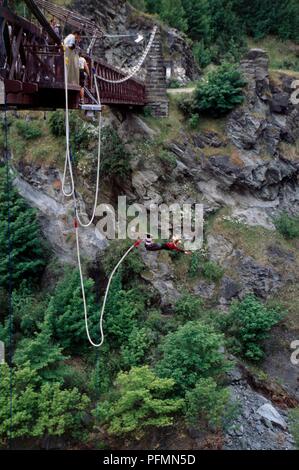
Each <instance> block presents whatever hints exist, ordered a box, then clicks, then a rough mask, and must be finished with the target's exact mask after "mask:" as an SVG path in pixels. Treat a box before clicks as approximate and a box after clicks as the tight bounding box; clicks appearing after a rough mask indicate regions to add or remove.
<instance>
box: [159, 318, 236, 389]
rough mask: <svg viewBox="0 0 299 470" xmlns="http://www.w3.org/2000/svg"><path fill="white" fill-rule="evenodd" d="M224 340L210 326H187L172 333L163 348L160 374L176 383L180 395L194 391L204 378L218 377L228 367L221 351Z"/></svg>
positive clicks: (166, 338) (198, 324)
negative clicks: (199, 381) (193, 388)
mask: <svg viewBox="0 0 299 470" xmlns="http://www.w3.org/2000/svg"><path fill="white" fill-rule="evenodd" d="M222 343H223V337H222V335H221V334H219V333H217V332H216V331H215V330H214V329H213V328H212V327H211V326H209V325H205V324H203V323H200V322H198V321H191V322H187V323H185V324H184V325H182V326H180V327H179V328H178V329H177V331H175V332H174V333H169V334H168V335H167V336H166V337H165V340H164V342H163V343H162V346H161V353H162V358H161V360H160V361H159V362H158V364H157V367H156V368H157V371H158V373H159V374H160V375H161V376H162V377H170V378H172V379H174V381H175V383H176V390H177V391H178V393H184V392H186V390H188V389H190V388H192V387H194V386H195V385H196V383H197V382H198V380H199V379H200V378H202V377H209V376H211V377H218V376H220V375H221V374H222V373H223V372H224V371H226V370H227V369H228V367H229V365H228V363H227V362H226V360H225V358H224V356H223V354H222V353H221V352H220V350H219V348H220V346H221V344H222Z"/></svg>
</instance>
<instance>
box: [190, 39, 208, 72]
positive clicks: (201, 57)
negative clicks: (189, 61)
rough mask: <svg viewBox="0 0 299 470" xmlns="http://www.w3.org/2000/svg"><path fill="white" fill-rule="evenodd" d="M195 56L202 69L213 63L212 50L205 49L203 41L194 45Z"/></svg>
mask: <svg viewBox="0 0 299 470" xmlns="http://www.w3.org/2000/svg"><path fill="white" fill-rule="evenodd" d="M193 55H194V58H195V60H196V62H197V63H198V65H199V66H200V67H203V68H204V67H206V66H207V65H209V64H210V63H211V62H212V59H213V54H212V52H211V50H210V49H209V48H207V47H205V45H204V43H203V41H200V42H195V43H194V44H193Z"/></svg>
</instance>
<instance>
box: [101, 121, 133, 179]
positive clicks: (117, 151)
mask: <svg viewBox="0 0 299 470" xmlns="http://www.w3.org/2000/svg"><path fill="white" fill-rule="evenodd" d="M129 162H130V154H129V153H128V151H127V150H126V148H125V146H124V144H123V143H122V141H121V139H120V137H119V136H118V134H117V132H116V131H115V130H114V129H113V128H112V127H110V126H106V127H104V128H103V130H102V163H101V174H102V175H104V176H109V177H110V178H111V177H119V178H125V177H126V176H128V174H129V173H130V164H129Z"/></svg>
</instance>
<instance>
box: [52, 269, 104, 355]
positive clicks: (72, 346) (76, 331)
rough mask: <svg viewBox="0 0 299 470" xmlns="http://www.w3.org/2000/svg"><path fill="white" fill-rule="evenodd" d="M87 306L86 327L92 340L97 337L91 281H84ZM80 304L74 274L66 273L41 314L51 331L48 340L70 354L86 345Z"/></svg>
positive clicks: (76, 276) (79, 287)
mask: <svg viewBox="0 0 299 470" xmlns="http://www.w3.org/2000/svg"><path fill="white" fill-rule="evenodd" d="M84 286H85V295H86V301H87V305H88V318H89V327H90V331H91V334H92V336H93V337H95V336H97V335H98V334H99V332H98V328H97V327H96V326H95V325H96V320H97V317H98V312H97V307H96V304H95V299H94V294H93V291H92V288H93V281H92V280H91V279H86V280H85V281H84ZM83 311H84V310H83V301H82V293H81V286H80V278H79V273H78V271H77V270H72V271H71V270H69V271H67V272H66V274H65V276H64V277H63V278H62V279H61V280H60V281H59V282H58V283H57V286H56V288H55V291H54V292H53V295H52V296H51V298H50V301H49V303H48V307H47V309H46V312H45V318H46V320H47V321H48V322H49V325H50V327H51V329H52V336H53V338H55V340H57V341H59V344H61V346H62V347H63V348H64V349H66V350H67V351H71V352H73V353H74V354H75V353H78V352H79V351H80V349H82V347H83V346H84V345H86V341H85V338H86V333H85V324H84V321H83Z"/></svg>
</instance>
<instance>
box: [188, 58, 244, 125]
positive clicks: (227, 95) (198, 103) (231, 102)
mask: <svg viewBox="0 0 299 470" xmlns="http://www.w3.org/2000/svg"><path fill="white" fill-rule="evenodd" d="M245 85H246V82H245V80H244V79H243V78H242V77H241V74H240V72H239V71H238V70H237V69H236V67H235V66H233V65H230V64H227V63H224V64H222V65H221V66H220V67H218V68H217V69H216V70H213V71H212V72H210V73H209V74H208V77H207V80H206V81H200V82H198V85H197V88H196V91H195V99H194V110H195V111H197V112H199V113H201V112H206V113H209V114H212V115H213V116H216V117H217V116H221V115H223V114H225V113H228V112H229V111H231V110H232V109H233V108H235V107H236V106H237V105H239V104H241V103H242V102H243V100H244V97H243V90H242V88H243V87H244V86H245Z"/></svg>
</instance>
